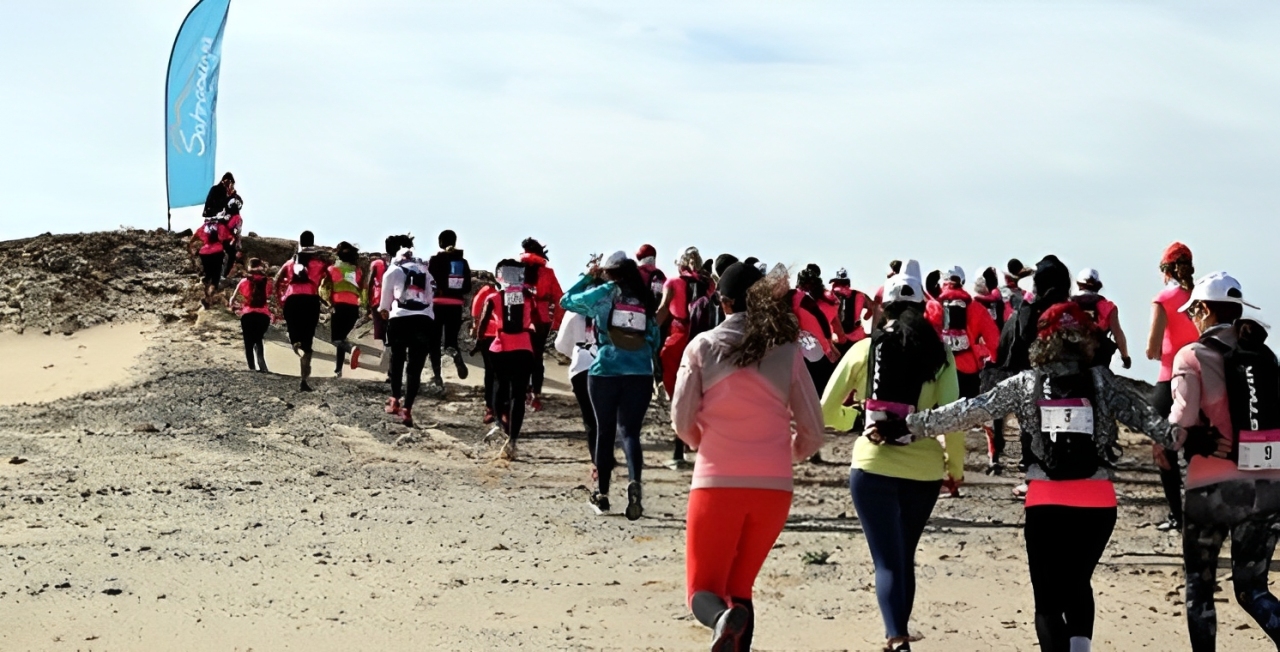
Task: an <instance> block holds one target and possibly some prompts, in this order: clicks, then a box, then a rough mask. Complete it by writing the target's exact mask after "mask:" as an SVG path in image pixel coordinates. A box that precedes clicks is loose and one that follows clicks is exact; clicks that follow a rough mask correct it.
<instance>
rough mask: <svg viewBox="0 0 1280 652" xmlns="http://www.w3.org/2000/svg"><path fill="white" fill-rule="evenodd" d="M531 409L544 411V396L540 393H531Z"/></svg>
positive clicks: (532, 410)
mask: <svg viewBox="0 0 1280 652" xmlns="http://www.w3.org/2000/svg"><path fill="white" fill-rule="evenodd" d="M529 411H531V412H541V411H542V397H541V396H539V395H538V394H530V395H529Z"/></svg>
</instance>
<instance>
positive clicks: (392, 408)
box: [386, 397, 400, 414]
mask: <svg viewBox="0 0 1280 652" xmlns="http://www.w3.org/2000/svg"><path fill="white" fill-rule="evenodd" d="M386 412H387V414H400V399H398V398H395V397H391V398H389V399H387V407H386Z"/></svg>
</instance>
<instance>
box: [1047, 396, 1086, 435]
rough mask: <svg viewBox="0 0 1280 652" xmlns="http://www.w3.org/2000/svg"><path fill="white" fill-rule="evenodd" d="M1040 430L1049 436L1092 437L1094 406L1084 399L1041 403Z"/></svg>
mask: <svg viewBox="0 0 1280 652" xmlns="http://www.w3.org/2000/svg"><path fill="white" fill-rule="evenodd" d="M1040 430H1041V431H1043V432H1046V433H1048V434H1049V435H1056V434H1058V433H1060V432H1073V433H1081V434H1086V435H1092V434H1093V405H1092V404H1090V403H1089V400H1088V399H1083V398H1069V399H1058V400H1052V401H1040Z"/></svg>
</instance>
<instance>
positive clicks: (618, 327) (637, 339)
mask: <svg viewBox="0 0 1280 652" xmlns="http://www.w3.org/2000/svg"><path fill="white" fill-rule="evenodd" d="M648 334H649V315H648V314H647V313H646V312H645V309H644V303H643V302H641V301H640V300H639V299H635V298H633V297H629V296H626V295H624V294H621V293H619V294H618V295H617V297H616V298H615V299H614V300H613V307H612V308H610V310H609V341H610V342H612V343H613V345H614V346H615V347H617V348H619V349H622V350H623V351H639V350H641V349H644V348H645V347H646V346H647V345H648V337H647V336H648Z"/></svg>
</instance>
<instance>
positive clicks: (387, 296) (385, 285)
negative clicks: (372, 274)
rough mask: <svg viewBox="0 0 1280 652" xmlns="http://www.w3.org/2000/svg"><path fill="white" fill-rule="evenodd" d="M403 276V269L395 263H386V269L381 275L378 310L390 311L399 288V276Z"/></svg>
mask: <svg viewBox="0 0 1280 652" xmlns="http://www.w3.org/2000/svg"><path fill="white" fill-rule="evenodd" d="M403 276H404V271H403V270H401V269H400V268H399V267H398V266H396V265H388V266H387V271H386V273H384V274H383V275H382V301H380V302H379V303H378V310H386V311H388V312H389V311H390V310H391V306H392V304H393V303H395V299H396V297H395V295H396V291H397V290H399V289H400V285H401V282H400V278H402V277H403Z"/></svg>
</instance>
